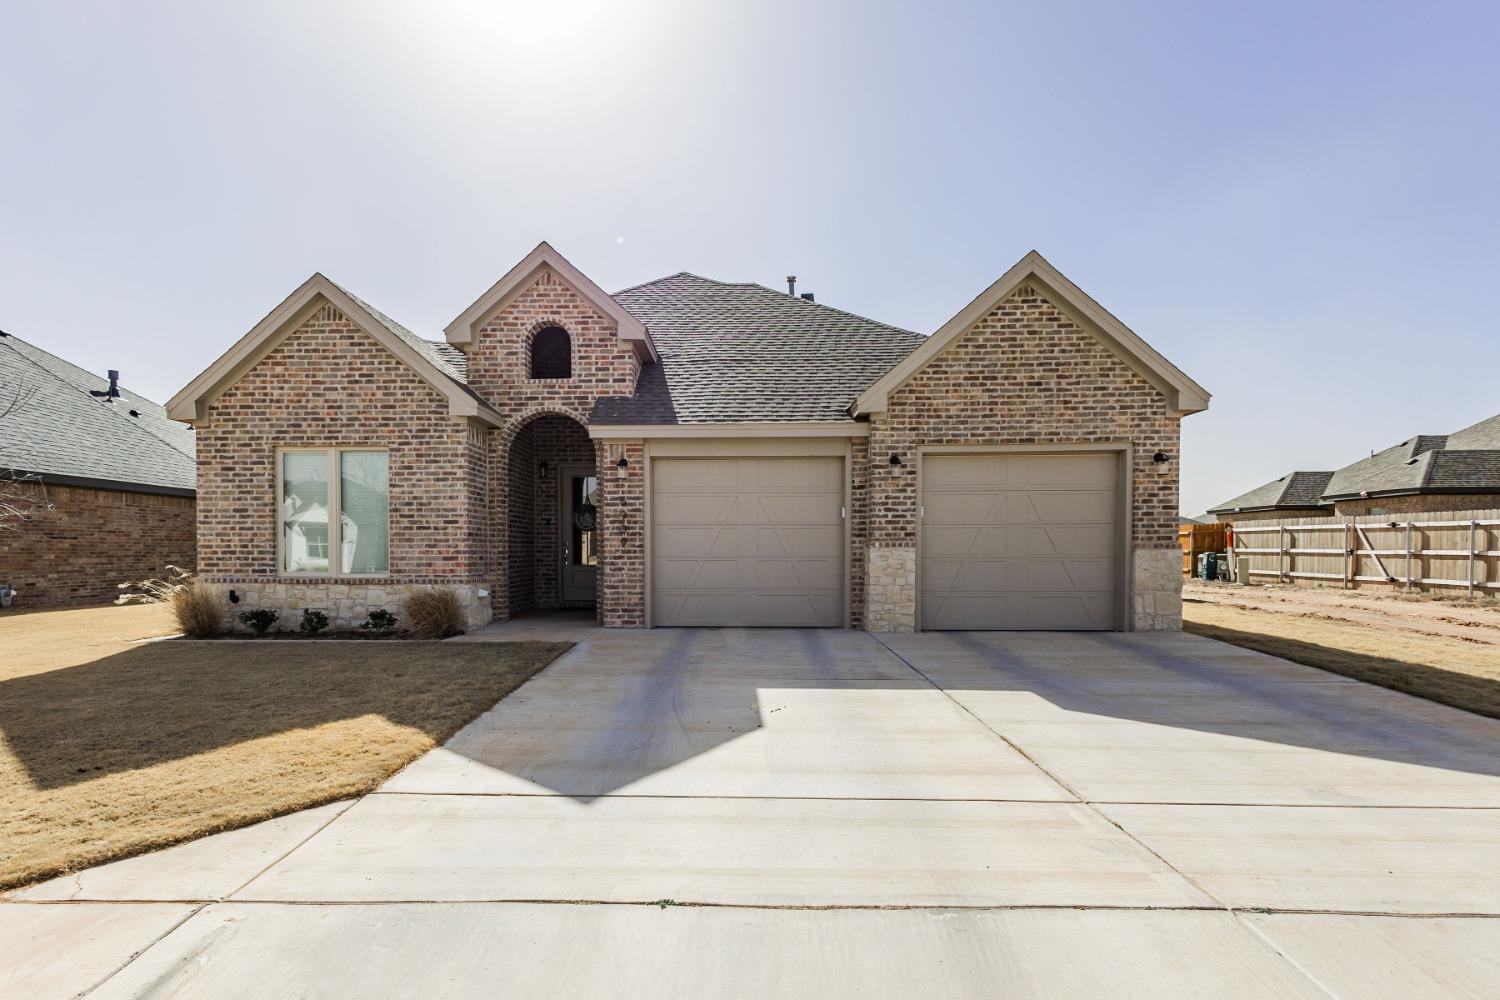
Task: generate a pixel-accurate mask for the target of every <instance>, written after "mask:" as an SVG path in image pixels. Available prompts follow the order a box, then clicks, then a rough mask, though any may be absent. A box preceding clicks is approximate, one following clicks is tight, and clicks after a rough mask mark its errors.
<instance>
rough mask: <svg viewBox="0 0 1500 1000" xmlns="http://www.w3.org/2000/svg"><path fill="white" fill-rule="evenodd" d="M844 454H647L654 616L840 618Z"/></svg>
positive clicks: (720, 621) (749, 621) (764, 621)
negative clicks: (769, 456) (649, 458)
mask: <svg viewBox="0 0 1500 1000" xmlns="http://www.w3.org/2000/svg"><path fill="white" fill-rule="evenodd" d="M843 498H844V481H843V461H842V460H841V459H837V458H815V459H657V460H655V461H654V462H653V463H652V493H651V522H652V523H651V586H652V611H651V613H652V620H653V622H654V624H657V625H765V626H830V627H837V626H840V625H842V624H843V622H844V601H843V592H844V591H843V587H844V558H843V554H844V522H843V503H844V499H843Z"/></svg>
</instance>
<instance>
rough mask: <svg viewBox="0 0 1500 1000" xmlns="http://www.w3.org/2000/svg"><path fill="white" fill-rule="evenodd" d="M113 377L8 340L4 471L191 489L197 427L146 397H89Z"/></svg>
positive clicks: (124, 392) (4, 352)
mask: <svg viewBox="0 0 1500 1000" xmlns="http://www.w3.org/2000/svg"><path fill="white" fill-rule="evenodd" d="M108 389H109V380H108V379H106V378H101V377H100V376H98V375H95V374H93V373H92V372H88V371H85V370H83V369H82V368H79V367H78V366H77V365H73V364H70V363H69V362H67V361H64V360H63V359H62V358H59V357H57V356H56V355H54V354H50V353H48V352H47V351H44V350H42V349H41V348H40V347H37V346H36V345H35V344H30V343H27V342H26V341H24V340H22V339H21V338H19V337H17V336H14V335H7V336H3V337H0V410H3V409H4V408H5V406H6V404H7V403H9V402H10V401H11V399H13V398H14V397H15V394H16V393H20V394H21V395H22V397H23V398H24V399H25V402H24V404H23V405H22V406H21V407H20V408H19V409H18V410H17V411H16V412H14V413H12V414H10V415H9V416H7V417H5V418H4V419H3V420H0V469H18V470H21V471H25V472H36V473H40V474H41V475H42V477H43V479H44V480H45V478H46V477H47V476H57V477H68V478H76V479H89V480H103V481H107V482H114V483H128V484H134V485H138V486H147V487H158V488H163V487H164V488H168V489H182V490H191V489H194V488H195V482H196V473H197V465H196V461H195V454H196V451H195V446H194V439H193V430H192V428H190V427H188V426H186V425H185V424H180V423H178V422H177V421H175V420H172V419H170V418H168V416H167V413H166V410H164V409H163V408H162V407H161V406H159V405H157V404H156V403H153V402H152V401H151V400H149V399H147V398H145V397H144V396H140V395H137V394H136V393H133V392H131V391H130V390H129V389H126V388H124V387H123V386H122V387H121V388H120V397H119V398H118V399H117V400H115V401H114V402H113V403H106V402H103V401H102V400H101V399H100V398H98V397H94V396H91V395H89V393H90V392H92V391H99V392H104V391H107V390H108Z"/></svg>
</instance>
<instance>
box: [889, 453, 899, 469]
mask: <svg viewBox="0 0 1500 1000" xmlns="http://www.w3.org/2000/svg"><path fill="white" fill-rule="evenodd" d="M900 464H901V456H900V455H898V454H896V453H895V452H894V451H893V452H891V465H892V466H899V465H900Z"/></svg>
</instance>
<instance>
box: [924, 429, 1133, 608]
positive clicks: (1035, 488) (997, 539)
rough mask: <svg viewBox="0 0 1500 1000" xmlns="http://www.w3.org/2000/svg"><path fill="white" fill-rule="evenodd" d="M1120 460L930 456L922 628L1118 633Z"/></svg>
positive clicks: (1102, 456)
mask: <svg viewBox="0 0 1500 1000" xmlns="http://www.w3.org/2000/svg"><path fill="white" fill-rule="evenodd" d="M1118 469H1119V459H1118V453H1096V452H1093V453H1091V452H1075V453H1068V452H1062V453H1057V454H1034V453H1013V454H953V455H928V456H926V457H924V459H923V461H922V507H923V511H922V539H921V550H920V551H921V561H922V564H921V586H922V593H921V617H922V628H924V629H1110V628H1114V627H1116V619H1117V610H1116V583H1115V580H1116V577H1117V560H1118V559H1119V539H1120V535H1119V493H1118V486H1117V482H1118V479H1119V471H1118Z"/></svg>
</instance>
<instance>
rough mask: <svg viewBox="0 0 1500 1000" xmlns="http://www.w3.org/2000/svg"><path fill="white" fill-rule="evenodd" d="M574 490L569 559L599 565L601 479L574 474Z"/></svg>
mask: <svg viewBox="0 0 1500 1000" xmlns="http://www.w3.org/2000/svg"><path fill="white" fill-rule="evenodd" d="M572 491H573V496H572V500H573V504H572V506H573V523H572V525H570V529H571V530H572V532H573V544H572V545H571V546H570V547H569V549H568V552H569V561H570V562H571V563H572V564H573V565H574V566H597V565H599V548H598V545H599V508H598V502H599V480H598V478H596V477H594V476H574V477H573V483H572Z"/></svg>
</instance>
